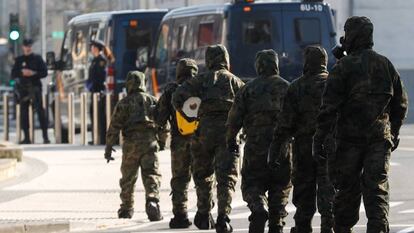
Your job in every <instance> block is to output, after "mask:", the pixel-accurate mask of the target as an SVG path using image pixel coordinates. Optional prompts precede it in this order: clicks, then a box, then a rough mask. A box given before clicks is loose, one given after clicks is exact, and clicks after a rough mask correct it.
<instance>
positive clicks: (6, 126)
mask: <svg viewBox="0 0 414 233" xmlns="http://www.w3.org/2000/svg"><path fill="white" fill-rule="evenodd" d="M9 122H10V121H9V94H8V93H4V94H3V131H4V138H3V139H4V141H8V140H9Z"/></svg>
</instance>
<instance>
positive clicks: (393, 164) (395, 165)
mask: <svg viewBox="0 0 414 233" xmlns="http://www.w3.org/2000/svg"><path fill="white" fill-rule="evenodd" d="M390 165H391V166H393V167H398V166H401V164H399V163H396V162H390Z"/></svg>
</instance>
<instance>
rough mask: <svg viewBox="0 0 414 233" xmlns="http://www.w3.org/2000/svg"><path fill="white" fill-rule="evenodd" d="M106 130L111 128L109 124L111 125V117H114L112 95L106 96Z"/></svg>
mask: <svg viewBox="0 0 414 233" xmlns="http://www.w3.org/2000/svg"><path fill="white" fill-rule="evenodd" d="M105 98H106V108H105V110H106V130H107V129H108V128H109V124H111V115H112V94H106V95H105Z"/></svg>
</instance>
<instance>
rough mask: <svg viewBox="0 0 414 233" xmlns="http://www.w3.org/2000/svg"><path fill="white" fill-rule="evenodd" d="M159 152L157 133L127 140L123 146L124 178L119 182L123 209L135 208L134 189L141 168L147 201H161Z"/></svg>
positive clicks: (122, 169)
mask: <svg viewBox="0 0 414 233" xmlns="http://www.w3.org/2000/svg"><path fill="white" fill-rule="evenodd" d="M143 137H146V138H143ZM157 151H158V144H157V141H156V139H155V133H144V134H140V136H139V138H125V141H124V144H123V145H122V164H121V173H122V177H121V179H120V180H119V184H120V186H121V194H120V197H121V201H122V203H121V208H122V209H130V208H133V207H134V189H135V183H136V181H137V178H138V169H139V168H141V177H142V183H143V184H144V189H145V199H146V201H155V202H158V201H159V187H160V181H161V174H160V172H159V170H158V169H159V168H158V167H159V162H158V156H157V154H156V152H157Z"/></svg>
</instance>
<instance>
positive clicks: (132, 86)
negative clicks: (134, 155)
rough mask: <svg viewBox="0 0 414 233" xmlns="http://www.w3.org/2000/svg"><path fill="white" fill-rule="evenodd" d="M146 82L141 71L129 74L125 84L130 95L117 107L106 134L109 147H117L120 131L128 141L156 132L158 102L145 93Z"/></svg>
mask: <svg viewBox="0 0 414 233" xmlns="http://www.w3.org/2000/svg"><path fill="white" fill-rule="evenodd" d="M144 82H145V75H144V74H143V73H141V72H139V71H131V72H130V73H128V77H127V81H126V84H125V85H126V88H127V93H128V94H127V96H126V97H125V98H124V99H122V100H120V101H119V102H118V103H117V105H116V106H115V109H114V112H113V114H112V118H111V124H110V125H109V128H108V131H107V133H106V144H107V145H115V144H116V143H117V142H118V136H119V132H120V131H122V136H123V137H125V139H126V140H128V138H140V137H139V134H140V133H142V132H143V131H148V130H154V132H156V127H155V122H154V108H155V105H156V103H157V101H156V99H155V97H153V96H151V95H149V94H147V93H145V90H146V89H145V83H144ZM143 136H144V135H143ZM143 139H144V138H143Z"/></svg>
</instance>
